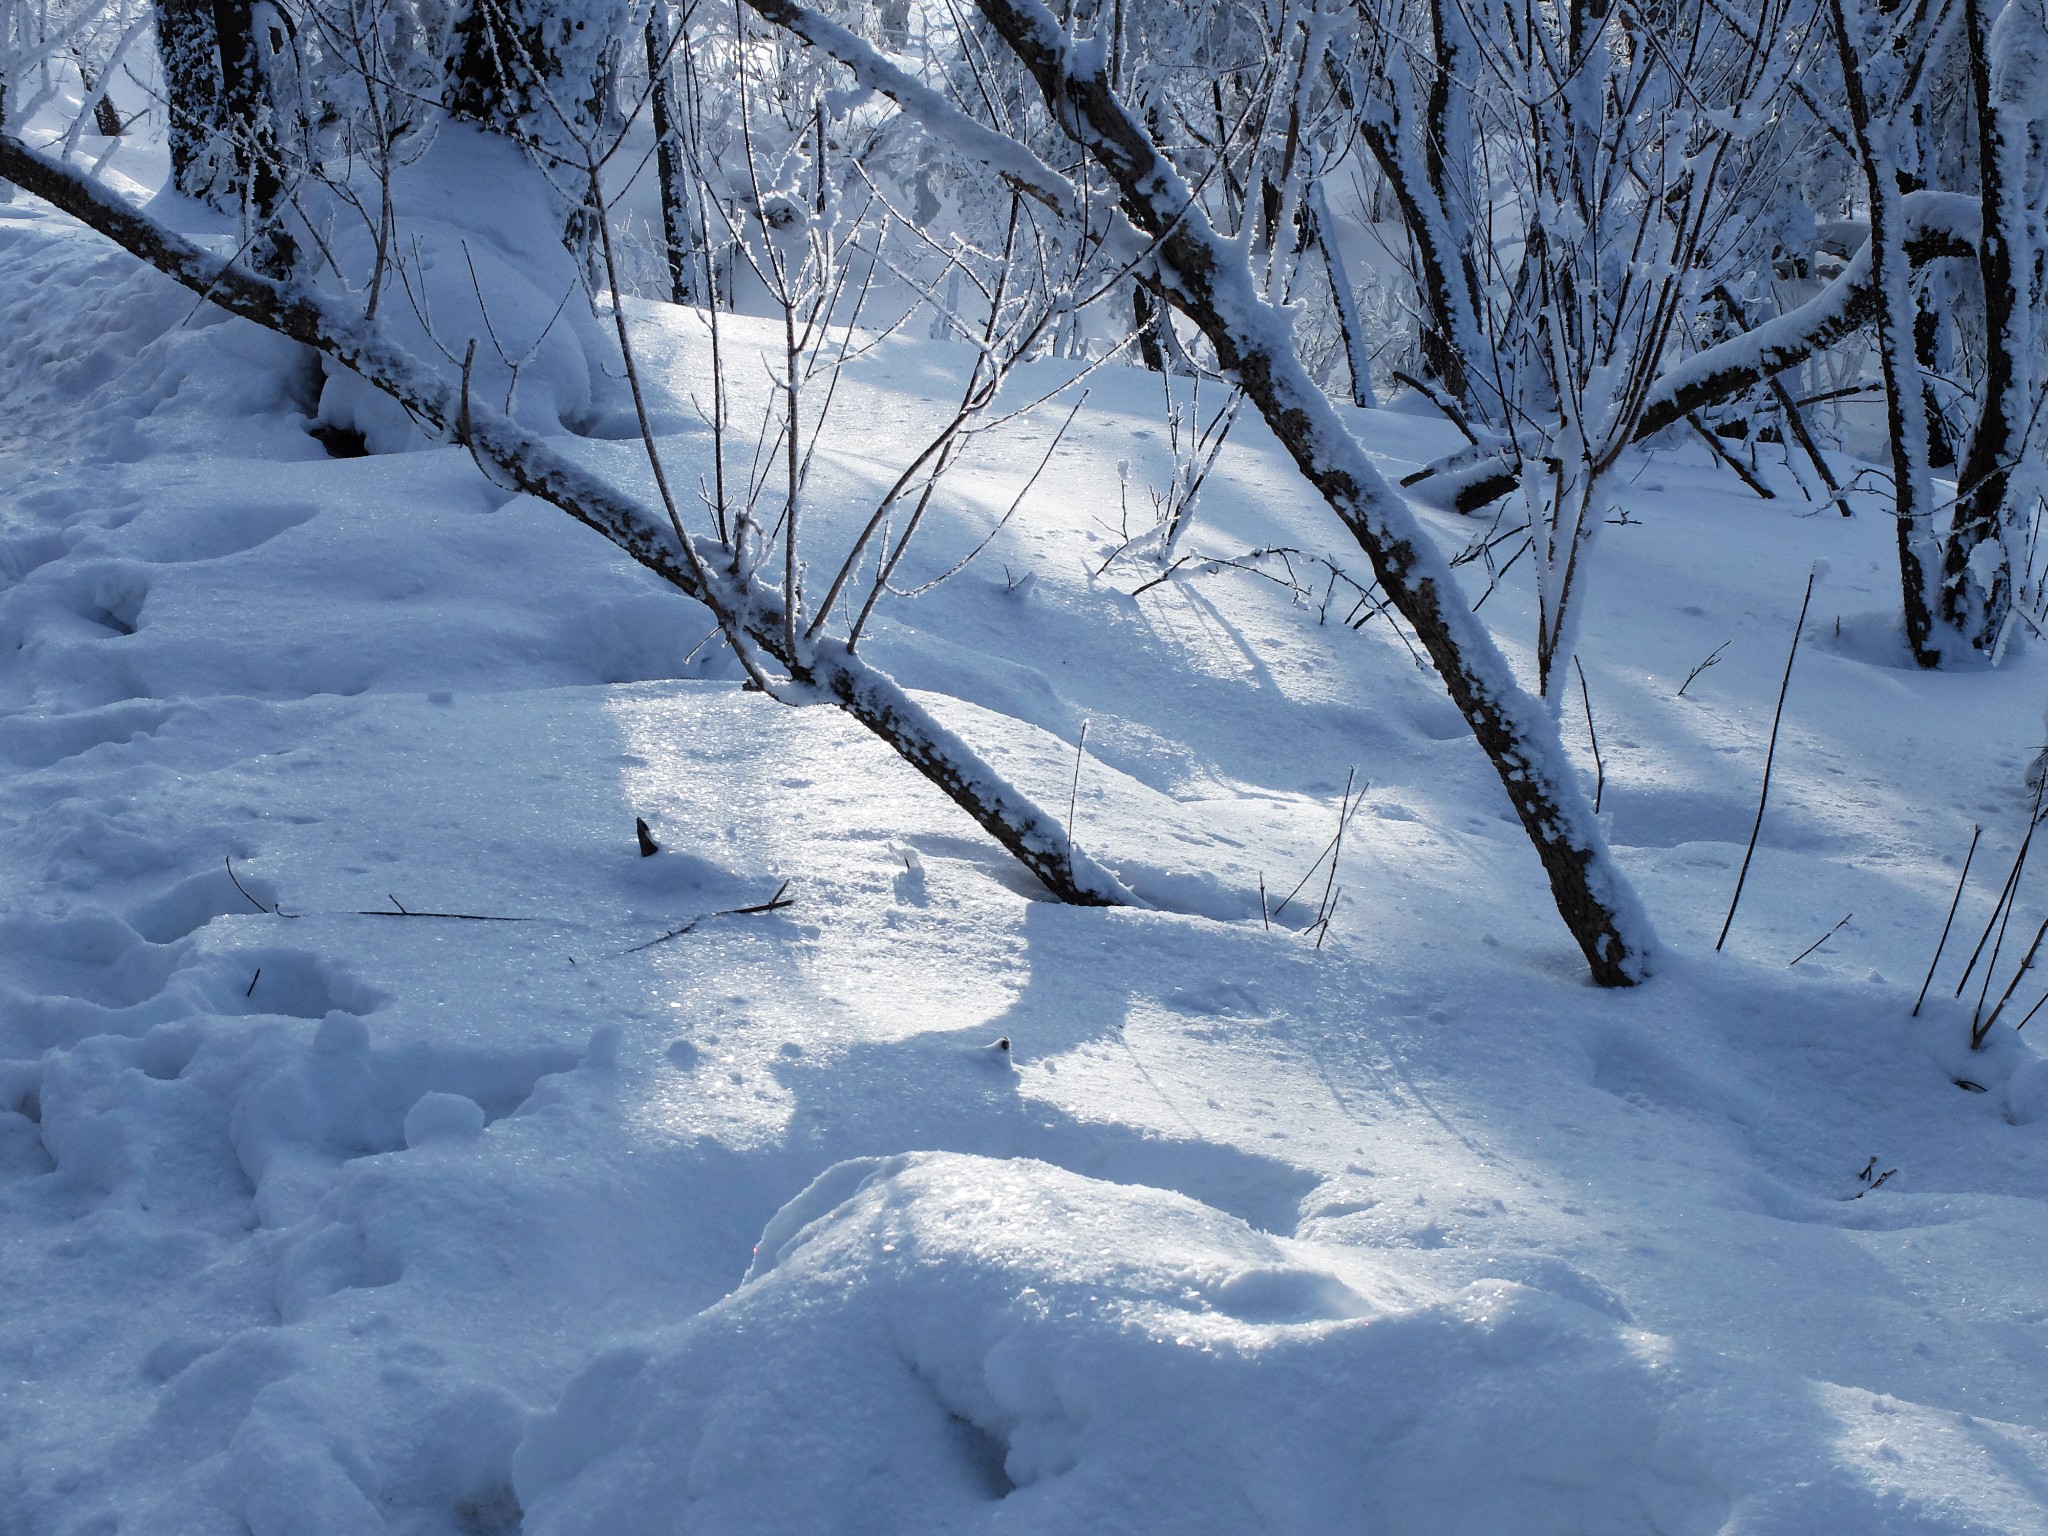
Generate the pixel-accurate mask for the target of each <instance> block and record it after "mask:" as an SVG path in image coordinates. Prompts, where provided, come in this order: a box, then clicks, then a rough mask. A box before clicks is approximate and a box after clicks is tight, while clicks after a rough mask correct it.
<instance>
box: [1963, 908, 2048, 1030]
mask: <svg viewBox="0 0 2048 1536" xmlns="http://www.w3.org/2000/svg"><path fill="white" fill-rule="evenodd" d="M2043 938H2048V917H2044V918H2042V919H2041V926H2040V927H2039V928H2036V929H2035V930H2034V942H2033V943H2031V944H2029V945H2028V946H2027V953H2026V956H2025V958H2024V959H2022V960H2021V961H2020V968H2019V969H2018V970H2016V971H2014V972H2013V973H2012V980H2011V982H2009V983H2008V984H2007V985H2006V989H2005V995H2004V996H2002V997H2001V998H1999V1000H1998V1006H1997V1007H1996V1008H1994V1009H1992V1010H1991V1017H1989V1018H1988V1019H1986V1020H1985V1021H1984V1022H1983V1023H1982V1024H1981V1025H1979V1024H1977V1023H1975V1022H1974V1021H1973V1022H1972V1023H1971V1025H1970V1049H1971V1050H1973V1051H1974V1050H1978V1049H1980V1048H1982V1046H1983V1044H1984V1040H1985V1037H1986V1036H1988V1035H1989V1034H1990V1033H1991V1026H1992V1025H1994V1024H1996V1023H1997V1022H1998V1016H1999V1015H2000V1014H2001V1013H2003V1012H2005V1005H2006V1004H2007V1003H2009V1002H2011V1001H2012V995H2013V993H2014V992H2016V991H2018V990H2019V985H2020V978H2021V977H2023V976H2025V975H2026V974H2027V972H2028V971H2030V970H2032V969H2033V966H2034V956H2035V955H2037V954H2039V953H2040V952H2041V940H2042V939H2043ZM1990 974H1991V973H1990V972H1989V971H1986V972H1985V975H1986V976H1987V977H1988V976H1989V975H1990Z"/></svg>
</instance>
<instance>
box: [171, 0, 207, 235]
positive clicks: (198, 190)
mask: <svg viewBox="0 0 2048 1536" xmlns="http://www.w3.org/2000/svg"><path fill="white" fill-rule="evenodd" d="M156 49H157V57H158V59H159V60H160V61H161V62H162V64H163V72H164V119H165V129H164V138H165V141H166V143H167V144H168V145H169V147H170V152H171V183H172V185H173V186H175V187H176V188H177V189H178V190H179V191H180V192H182V193H184V194H185V195H186V196H187V197H205V196H207V195H208V194H209V193H212V192H213V191H214V190H215V188H214V185H213V182H214V174H215V171H216V169H217V168H216V167H215V166H214V165H213V164H212V160H211V151H212V147H213V141H214V136H215V135H216V134H218V133H219V132H220V92H221V82H220V57H219V54H218V52H217V51H216V48H215V44H214V38H213V5H212V3H211V0H156Z"/></svg>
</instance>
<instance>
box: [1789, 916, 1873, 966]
mask: <svg viewBox="0 0 2048 1536" xmlns="http://www.w3.org/2000/svg"><path fill="white" fill-rule="evenodd" d="M1855 915H1856V914H1855V913H1854V912H1850V913H1848V914H1846V915H1845V916H1844V917H1843V918H1842V920H1841V922H1839V923H1837V924H1835V926H1834V927H1832V928H1830V929H1829V930H1828V931H1827V932H1826V933H1824V934H1822V935H1821V936H1820V937H1819V938H1817V939H1815V940H1814V941H1813V942H1812V943H1811V944H1809V945H1807V946H1806V948H1804V949H1802V950H1801V951H1799V953H1798V954H1796V955H1794V956H1793V957H1792V958H1791V959H1790V960H1787V961H1786V962H1785V969H1786V970H1788V971H1789V970H1791V969H1792V967H1793V966H1795V965H1797V964H1798V963H1799V962H1800V961H1802V960H1804V959H1805V958H1806V957H1807V956H1808V955H1810V954H1812V953H1813V952H1814V951H1815V950H1816V949H1819V948H1820V947H1821V945H1823V944H1825V943H1827V941H1828V940H1829V939H1832V938H1833V937H1834V936H1835V935H1836V934H1838V933H1840V932H1841V931H1842V929H1843V928H1845V927H1846V926H1848V922H1849V919H1850V918H1852V917H1854V916H1855Z"/></svg>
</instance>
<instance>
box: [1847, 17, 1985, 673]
mask: <svg viewBox="0 0 2048 1536" xmlns="http://www.w3.org/2000/svg"><path fill="white" fill-rule="evenodd" d="M1853 3H1854V0H1828V12H1829V17H1830V20H1831V21H1832V23H1833V31H1834V34H1835V51H1836V55H1837V57H1838V58H1839V59H1840V61H1841V66H1842V97H1843V104H1844V106H1845V107H1846V108H1847V109H1848V116H1849V128H1850V133H1851V136H1852V137H1853V138H1854V140H1855V143H1856V155H1857V158H1858V159H1859V160H1860V161H1861V162H1862V165H1863V181H1864V187H1865V191H1866V194H1867V195H1868V197H1869V200H1870V241H1869V246H1868V249H1869V252H1870V286H1871V291H1872V295H1873V298H1874V301H1875V306H1874V307H1875V314H1874V316H1873V319H1874V322H1875V326H1876V331H1877V356H1878V365H1879V369H1880V371H1881V372H1882V374H1883V376H1884V397H1885V426H1886V428H1887V430H1888V433H1889V436H1890V438H1891V459H1892V484H1893V499H1894V506H1895V509H1896V511H1895V515H1896V517H1897V521H1898V550H1899V589H1900V597H1901V602H1902V605H1903V607H1904V611H1905V618H1906V640H1907V643H1908V644H1910V645H1911V646H1912V648H1913V659H1914V660H1915V661H1916V662H1918V663H1919V664H1920V665H1921V666H1923V667H1938V666H1940V665H1941V646H1940V644H1939V642H1938V640H1937V639H1936V637H1935V633H1934V624H1935V614H1934V603H1933V601H1931V598H1932V595H1933V590H1934V589H1933V584H1932V581H1931V579H1930V578H1931V577H1932V575H1933V566H1934V565H1935V564H1937V563H1938V562H1939V559H1940V551H1939V549H1938V548H1937V547H1934V534H1933V520H1934V508H1933V505H1932V501H1933V486H1932V482H1931V481H1930V480H1929V478H1928V464H1927V457H1928V455H1927V417H1926V413H1925V411H1924V409H1923V407H1922V402H1921V395H1920V391H1921V379H1920V368H1919V365H1918V360H1917V356H1916V354H1915V352H1914V349H1913V345H1914V344H1913V322H1914V317H1915V310H1914V305H1913V299H1912V293H1911V291H1910V287H1909V284H1908V281H1907V277H1908V271H1907V260H1906V231H1905V216H1904V212H1903V210H1902V208H1901V206H1900V204H1901V201H1902V198H1903V195H1904V194H1902V193H1901V191H1900V190H1899V184H1898V179H1897V177H1896V175H1895V174H1894V171H1895V167H1894V166H1893V165H1892V164H1891V162H1890V160H1889V159H1888V157H1887V156H1886V155H1884V154H1883V153H1882V152H1881V151H1880V150H1879V148H1878V145H1877V142H1876V136H1875V135H1874V134H1873V131H1872V130H1873V121H1872V117H1871V106H1870V99H1869V96H1868V93H1867V92H1866V91H1865V89H1864V81H1863V60H1862V58H1861V57H1860V56H1859V54H1858V52H1857V47H1856V40H1855V37H1854V34H1853V31H1852V28H1851V25H1850V21H1849V16H1848V7H1849V5H1851V4H1853ZM1980 239H1981V237H1980ZM1930 557H1932V558H1930Z"/></svg>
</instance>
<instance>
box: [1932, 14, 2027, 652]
mask: <svg viewBox="0 0 2048 1536" xmlns="http://www.w3.org/2000/svg"><path fill="white" fill-rule="evenodd" d="M1963 25H1964V27H1965V29H1966V33H1967V37H1968V49H1967V51H1968V53H1969V60H1970V87H1971V95H1972V96H1973V97H1974V98H1975V101H1974V103H1973V105H1974V106H1975V108H1976V114H1977V175H1978V182H1979V188H1980V192H1981V198H1982V203H1983V208H1984V233H1983V237H1982V238H1981V239H1980V240H1979V241H1978V242H1977V269H1978V272H1979V273H1980V274H1981V276H1982V278H1983V283H1984V385H1983V391H1982V394H1981V396H1980V398H1979V402H1978V408H1977V422H1976V430H1975V431H1973V432H1972V433H1971V434H1970V444H1969V447H1968V449H1967V450H1966V451H1965V453H1964V456H1963V462H1962V468H1961V469H1960V470H1959V471H1958V472H1957V475H1956V486H1957V493H1956V514H1955V523H1954V527H1953V529H1952V531H1951V532H1950V534H1949V537H1948V540H1947V544H1946V547H1945V548H1944V549H1943V551H1942V561H1941V574H1942V583H1941V616H1942V618H1943V619H1944V620H1945V621H1946V622H1947V623H1949V624H1950V625H1952V626H1953V627H1954V628H1955V629H1956V630H1957V631H1958V633H1960V634H1961V635H1962V636H1963V638H1964V639H1966V640H1968V641H1969V643H1970V644H1971V645H1972V646H1973V647H1975V648H1976V649H1978V650H1980V651H1989V650H1992V649H1993V648H1994V647H1996V646H1997V644H1998V638H1999V636H2000V634H2001V633H2002V632H2003V631H2004V629H2005V625H2006V620H2007V616H2008V615H2009V614H2010V612H2011V611H2012V596H2013V594H2012V560H2011V557H2010V555H2009V554H2008V553H2007V552H2006V550H2005V548H2004V542H2003V541H2004V533H2005V523H2006V519H2007V516H2008V501H2009V499H2010V495H2011V491H2012V485H2013V470H2014V469H2015V468H2016V467H2017V466H2018V463H2019V459H2020V453H2021V450H2022V448H2023V447H2024V445H2025V441H2026V435H2027V430H2026V429H2027V423H2026V419H2025V418H2026V414H2027V412H2026V411H2025V408H2024V407H2025V402H2024V394H2025V393H2026V392H2025V391H2024V390H2022V389H2021V388H2020V387H2019V380H2020V378H2021V377H2022V371H2021V370H2022V365H2021V362H2020V360H2019V358H2018V357H2017V356H2016V355H2015V353H2016V350H2017V349H2016V346H2015V343H2016V342H2017V341H2018V339H2019V338H2018V335H2017V331H2016V328H2017V326H2018V325H2019V322H2020V320H2021V317H2022V313H2023V311H2022V308H2021V304H2020V293H2019V282H2020V275H2019V273H2018V271H2017V270H2016V269H2015V266H2014V261H2013V256H2014V250H2013V247H2014V244H2015V242H2020V243H2021V245H2022V250H2024V249H2025V243H2026V231H2025V222H2024V221H2025V210H2024V208H2023V207H2021V206H2020V205H2019V203H2018V200H2017V199H2016V198H2015V197H2014V193H2015V192H2016V191H2017V190H2019V189H2016V188H2013V187H2010V186H2008V184H2007V178H2008V176H2009V175H2011V173H2012V172H2013V171H2015V170H2018V171H2021V172H2022V173H2023V172H2024V169H2025V162H2024V161H2023V160H2021V161H2019V163H2018V164H2017V165H2015V164H2014V161H2015V159H2016V158H2017V157H2015V156H2014V155H2013V154H2012V150H2013V148H2014V147H2015V146H2011V145H2008V144H2007V142H2006V134H2005V132H2004V131H2003V126H2004V125H2003V124H2002V123H2001V122H2000V120H1999V112H1998V105H1997V103H1996V102H1995V101H1994V100H1993V99H1992V94H1991V72H1990V67H1989V63H1988V59H1987V55H1986V42H1987V39H1986V36H1985V27H1984V11H1983V3H1982V0H1963ZM2016 226H2017V227H2016ZM1992 544H1996V545H1997V546H1998V548H1997V549H1996V551H1995V554H1994V558H1993V559H1992V560H1990V561H1989V562H1982V561H1980V558H1979V552H1980V551H1982V550H1984V549H1985V547H1986V546H1987V545H1992ZM1986 563H1988V564H1989V566H1990V571H1989V573H1988V579H1987V577H1986V573H1985V572H1984V571H1983V570H1982V565H1983V564H1986Z"/></svg>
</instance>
